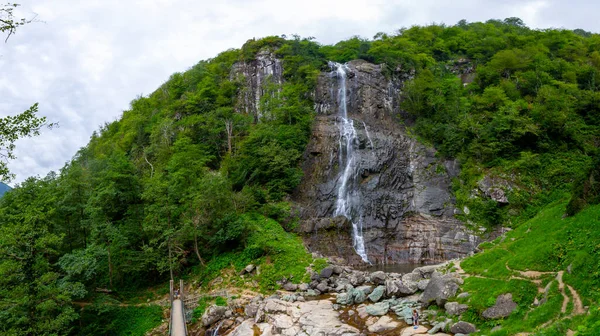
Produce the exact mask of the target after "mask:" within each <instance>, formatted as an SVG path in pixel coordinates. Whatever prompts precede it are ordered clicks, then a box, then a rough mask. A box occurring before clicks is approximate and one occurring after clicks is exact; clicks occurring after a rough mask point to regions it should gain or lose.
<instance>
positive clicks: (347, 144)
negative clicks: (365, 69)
mask: <svg viewBox="0 0 600 336" xmlns="http://www.w3.org/2000/svg"><path fill="white" fill-rule="evenodd" d="M330 66H331V67H332V68H335V69H336V75H337V78H338V81H339V91H338V105H339V111H338V123H339V124H338V126H339V129H340V140H339V147H340V148H339V163H340V168H342V169H343V170H342V172H341V175H340V177H339V186H338V190H337V200H336V204H335V211H334V212H333V215H334V216H344V217H346V218H348V219H349V220H350V222H352V244H353V247H354V250H355V251H356V253H357V254H358V255H359V256H360V257H361V259H362V260H363V261H364V262H367V263H369V258H368V256H367V250H366V248H365V241H364V238H363V221H362V216H361V215H360V214H359V212H360V211H357V210H358V209H356V205H359V204H357V203H359V201H360V200H359V195H358V193H357V190H356V180H357V174H358V169H356V168H357V167H356V166H357V157H356V152H355V149H356V148H357V147H358V142H359V141H358V136H357V134H356V129H355V128H354V121H353V120H352V119H350V118H348V106H347V105H348V104H347V100H346V70H347V69H348V67H347V66H346V65H345V64H339V63H334V62H330ZM365 129H366V125H365ZM369 140H370V139H369ZM356 217H358V218H356Z"/></svg>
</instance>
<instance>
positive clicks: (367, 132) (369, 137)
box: [362, 121, 375, 149]
mask: <svg viewBox="0 0 600 336" xmlns="http://www.w3.org/2000/svg"><path fill="white" fill-rule="evenodd" d="M362 123H363V126H364V128H365V133H366V134H367V139H369V144H370V145H371V149H374V148H375V147H374V146H373V140H371V136H370V135H369V130H368V129H367V124H365V122H364V121H363V122H362Z"/></svg>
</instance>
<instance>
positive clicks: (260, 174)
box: [0, 18, 600, 335]
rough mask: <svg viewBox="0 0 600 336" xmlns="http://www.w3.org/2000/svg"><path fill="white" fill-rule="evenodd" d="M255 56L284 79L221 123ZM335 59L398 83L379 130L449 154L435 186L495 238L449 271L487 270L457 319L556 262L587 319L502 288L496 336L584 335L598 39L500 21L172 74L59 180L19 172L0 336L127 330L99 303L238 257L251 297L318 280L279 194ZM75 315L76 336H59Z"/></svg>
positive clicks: (112, 307)
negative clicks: (454, 174) (363, 65)
mask: <svg viewBox="0 0 600 336" xmlns="http://www.w3.org/2000/svg"><path fill="white" fill-rule="evenodd" d="M260 51H269V52H272V53H273V54H274V55H275V56H276V57H277V58H279V59H280V60H281V61H282V63H283V69H284V73H283V78H284V80H285V81H284V83H283V84H281V85H279V84H277V83H270V84H269V90H267V91H268V92H267V93H268V94H265V95H263V98H262V99H261V101H260V102H259V104H260V106H261V107H262V110H263V116H262V117H261V118H260V119H259V120H257V118H255V117H254V116H252V115H249V114H245V113H238V112H236V111H235V107H236V106H237V105H236V104H237V103H238V102H237V97H238V93H239V92H240V91H242V90H245V89H247V88H244V82H243V80H242V78H238V77H234V76H231V74H232V66H233V65H234V64H235V63H236V62H244V61H246V62H249V61H252V60H253V59H255V58H256V55H257V53H258V52H260ZM353 59H364V60H366V61H368V62H372V63H377V64H385V68H386V74H387V76H389V78H390V79H395V80H399V81H400V80H403V81H404V82H403V87H402V90H401V93H400V94H401V98H402V101H403V103H402V106H401V107H402V110H403V111H404V113H403V115H404V118H403V119H402V120H399V122H402V123H403V124H404V125H405V126H406V127H407V130H408V132H410V133H411V134H414V135H415V136H416V137H418V138H419V140H421V141H422V142H425V143H428V144H431V145H433V146H434V147H435V148H436V149H438V151H439V154H440V155H441V156H444V157H448V158H457V159H458V160H459V161H460V163H461V167H462V168H461V174H460V176H459V177H458V178H457V179H456V180H455V182H454V186H453V191H454V193H455V195H456V198H457V202H458V206H459V208H460V209H463V208H464V207H466V208H468V209H470V211H468V214H467V212H466V211H465V213H464V214H461V215H459V218H460V219H463V220H465V221H466V222H467V223H469V222H472V223H475V224H478V225H484V226H487V227H489V228H491V229H493V228H496V227H498V226H500V225H502V226H509V227H512V228H514V231H512V232H511V233H509V234H508V236H507V238H506V239H505V240H504V241H503V242H500V241H495V242H493V243H489V244H487V246H486V248H485V252H484V253H482V254H479V255H477V256H475V257H473V258H471V259H468V260H466V261H464V262H463V267H464V269H465V271H467V272H472V273H473V274H480V275H482V276H485V277H486V279H487V278H491V279H489V280H478V279H477V278H472V280H469V282H467V284H466V286H467V287H468V288H472V291H473V292H474V293H475V292H479V293H480V294H477V295H475V296H473V300H474V303H475V304H474V305H472V308H471V309H472V310H473V312H472V314H471V318H472V319H473V320H477V319H478V318H479V317H477V316H478V315H477V313H478V312H479V311H480V310H481V309H483V308H485V307H486V306H488V305H489V304H490V298H489V297H488V296H489V295H490V293H487V294H486V293H483V291H482V290H481V289H482V288H485V287H486V286H489V284H490V283H489V282H494V284H495V285H494V286H500V287H498V288H503V287H502V286H508V287H511V286H513V285H514V282H511V281H513V280H511V281H508V282H506V281H507V280H509V278H510V276H511V275H512V274H514V273H513V271H510V270H509V268H510V269H514V270H523V271H524V270H526V269H530V270H539V271H551V272H558V271H566V269H567V267H568V266H569V265H571V270H572V272H571V273H568V272H565V274H564V281H565V282H566V283H568V284H570V285H571V286H573V288H574V289H576V290H577V292H578V293H579V294H580V295H581V296H582V299H583V300H584V303H585V304H586V305H590V306H591V307H594V308H591V309H590V310H591V311H592V312H593V313H592V315H590V316H589V317H585V318H584V317H574V318H570V317H568V313H567V315H564V314H563V315H560V314H557V313H556V310H555V309H550V307H555V306H556V305H557V303H556V302H555V301H553V300H552V298H551V297H549V299H548V303H547V305H548V306H541V307H540V308H538V310H533V311H532V312H531V313H529V315H527V318H524V317H525V315H523V314H526V312H527V311H528V309H529V308H527V307H526V305H528V304H529V303H528V302H529V301H531V300H533V298H534V297H535V295H536V294H535V293H534V292H535V288H534V287H531V285H529V284H527V285H524V286H517V285H514V286H516V287H518V290H519V291H520V292H519V293H520V295H521V296H520V297H521V298H522V303H521V306H520V307H521V308H522V310H520V311H519V312H518V314H516V315H514V317H513V316H511V317H510V318H508V319H507V320H506V321H504V322H503V325H504V323H507V324H508V323H510V324H512V326H510V327H509V326H506V327H505V329H504V330H515V331H516V330H517V329H518V330H531V329H533V328H534V327H536V326H537V325H538V322H540V321H548V320H549V319H556V322H555V324H552V325H548V328H549V329H548V330H549V331H547V333H545V334H543V335H559V334H560V330H564V328H567V327H569V328H577V326H578V325H582V327H581V328H588V329H582V330H581V333H580V334H579V335H591V334H589V333H587V334H586V332H587V331H584V330H590V329H593V328H594V327H593V324H594V323H595V322H594V321H595V320H594V318H596V317H598V313H597V307H598V300H599V296H598V292H597V288H598V285H600V283H599V280H598V274H599V272H600V270H599V269H598V265H599V261H600V260H598V258H599V255H598V251H599V249H600V247H599V246H600V245H598V244H599V242H600V241H599V240H598V235H597V232H595V231H594V230H593V226H594V225H596V224H597V223H598V219H599V218H598V216H599V214H600V208H599V207H598V206H597V205H593V204H595V203H598V202H599V201H600V199H599V197H598V195H599V194H600V191H599V190H600V189H599V188H598V171H599V168H598V164H599V163H600V161H599V160H598V159H597V158H598V156H599V155H600V153H599V151H598V147H599V144H600V138H599V136H600V35H598V34H591V33H588V32H585V31H582V30H575V31H570V30H562V29H546V30H534V29H530V28H528V27H526V26H525V25H523V23H522V22H521V20H519V19H516V18H509V19H506V20H503V21H500V20H490V21H488V22H485V23H482V22H476V23H467V22H465V21H461V22H459V23H458V24H456V25H454V26H445V25H430V26H424V27H419V26H415V27H411V28H403V29H400V30H399V31H398V32H397V33H395V34H384V33H380V34H377V35H376V36H375V37H374V38H373V39H363V38H358V37H354V38H351V39H348V40H345V41H341V42H339V43H337V44H335V45H321V44H319V43H317V42H316V41H314V40H313V39H310V38H300V37H296V36H295V37H293V38H290V39H284V38H281V37H266V38H264V39H260V40H249V41H248V42H247V43H246V44H244V46H242V48H240V49H231V50H228V51H225V52H223V53H221V54H219V55H218V56H216V57H215V58H212V59H209V60H205V61H200V62H199V63H198V64H196V65H194V66H192V67H191V68H190V69H189V70H187V71H185V72H183V73H175V74H173V75H172V76H171V77H170V78H169V79H168V80H167V81H166V82H165V83H164V84H163V85H161V86H160V87H159V88H158V89H157V90H156V91H154V92H153V93H151V94H149V95H148V96H143V97H137V98H136V99H134V100H133V101H132V102H131V106H130V108H129V109H128V110H127V111H125V112H123V115H122V117H121V118H120V119H119V120H117V121H114V122H111V123H106V124H105V125H103V126H102V127H101V128H100V129H99V130H98V131H97V132H95V133H94V134H93V135H92V137H91V139H90V142H89V144H88V145H87V146H85V147H84V148H82V149H81V150H80V151H79V152H78V153H76V154H75V155H74V157H73V159H72V160H71V162H69V163H67V164H66V165H65V166H64V167H63V168H62V169H61V170H60V172H58V173H50V174H49V175H48V176H46V177H43V178H29V179H28V180H26V181H25V182H23V183H22V184H21V186H20V187H19V188H16V189H14V190H13V191H12V192H10V193H8V194H6V195H5V196H4V197H3V198H2V199H1V200H0V223H2V224H0V237H2V238H1V239H0V252H1V253H2V259H0V270H1V271H2V275H3V276H2V277H0V278H1V280H0V305H1V307H2V308H3V309H2V310H1V311H2V313H0V322H1V324H2V330H3V331H4V332H7V333H8V334H14V335H33V334H54V335H67V334H78V333H79V334H81V335H83V334H86V333H87V334H89V333H96V332H98V333H105V334H114V333H117V334H118V332H119V330H129V329H127V326H125V323H121V322H122V321H121V322H118V321H117V322H115V323H114V325H113V324H109V323H108V322H107V321H108V320H109V319H111V318H112V317H114V316H118V315H119V309H121V308H117V307H118V303H119V302H123V301H125V302H129V301H132V302H136V301H135V300H141V298H146V297H148V299H156V298H158V297H160V295H162V294H164V291H165V284H166V282H167V281H168V279H169V278H170V277H186V278H189V279H193V280H195V281H198V282H199V283H200V284H206V283H207V282H208V281H210V280H212V279H214V278H215V277H216V276H217V275H218V274H220V273H219V272H220V271H222V270H223V269H228V270H229V271H231V272H233V271H239V270H240V269H241V268H242V267H244V266H245V265H247V264H248V263H254V264H258V265H262V266H263V269H264V272H263V273H261V277H260V278H258V279H257V281H258V283H257V286H258V290H260V291H263V292H265V293H268V292H270V291H272V290H274V289H276V288H277V287H278V285H277V283H276V281H277V280H279V279H281V278H282V277H288V278H289V277H290V276H293V277H292V280H293V281H294V282H300V281H301V280H302V279H303V277H304V276H305V274H304V273H305V269H306V267H307V266H308V265H309V264H311V263H313V265H314V266H315V268H317V269H318V268H319V265H322V264H323V263H322V261H321V260H313V259H312V257H311V256H310V254H308V253H307V252H306V251H305V250H304V248H303V246H302V244H301V241H300V238H299V237H297V236H296V235H295V234H294V233H293V229H294V227H295V225H296V222H297V218H296V217H295V216H296V215H295V214H294V213H293V212H292V211H291V204H290V201H289V199H290V198H289V195H290V194H291V193H292V192H293V191H294V188H296V186H297V185H298V184H299V182H300V180H301V178H302V170H301V169H300V166H299V165H300V162H301V160H302V155H303V153H304V150H305V148H306V145H307V143H308V141H309V139H310V136H311V126H312V121H313V117H314V110H313V94H312V92H313V90H314V89H315V86H316V85H317V79H318V75H319V73H320V72H321V71H329V70H328V67H327V61H336V62H347V61H350V60H353ZM457 64H459V65H460V64H462V65H463V66H466V67H471V68H472V69H473V71H472V76H471V77H472V78H471V79H472V80H470V81H468V82H467V83H465V84H463V82H462V81H461V79H460V78H458V77H457V75H456V74H455V73H454V72H453V71H452V69H453V68H454V67H456V66H458V65H457ZM484 176H493V177H495V178H498V179H500V180H502V181H504V182H505V183H506V185H507V186H509V187H507V190H506V192H507V196H508V200H509V203H508V204H500V203H497V202H495V201H493V200H491V199H489V198H485V197H478V195H474V194H473V189H474V188H475V187H476V186H477V183H478V181H480V180H481V179H482V178H483V177H484ZM571 194H573V195H574V197H573V200H572V201H571V203H570V206H569V211H568V213H569V214H572V215H575V214H576V215H575V216H574V217H568V218H565V219H563V218H562V217H563V214H564V213H566V212H567V210H566V205H565V204H566V203H567V202H568V201H569V200H570V199H571ZM557 202H559V203H557ZM578 211H580V212H579V213H578ZM536 215H537V217H536ZM596 231H597V230H596ZM513 238H514V240H513ZM507 267H508V268H507ZM486 270H487V271H486ZM548 281H550V279H548ZM514 286H513V287H514ZM96 288H102V289H110V290H112V291H113V292H114V295H113V296H112V297H111V298H110V299H107V298H106V297H103V296H102V295H100V294H97V293H95V289H96ZM157 288H158V289H157ZM551 288H553V287H551ZM553 293H554V294H556V290H554V292H553ZM555 296H556V295H555ZM115 300H117V301H115ZM82 301H83V302H87V303H93V305H92V307H90V308H89V309H88V308H86V309H84V310H83V311H82V310H81V309H79V308H80V307H79V306H77V305H73V304H72V303H73V302H82ZM492 303H493V302H492ZM135 309H136V308H131V309H129V308H128V309H127V312H126V313H127V316H134V317H135V318H139V319H140V323H139V324H137V325H143V326H145V327H144V328H146V329H151V328H152V327H154V326H156V325H157V324H158V323H159V322H160V321H159V319H157V318H156V316H153V315H152V314H153V312H155V310H156V309H154V308H152V307H150V308H147V309H146V308H144V309H140V310H139V311H135ZM570 309H572V308H570ZM594 309H595V310H594ZM110 316H112V317H110ZM563 317H564V318H563ZM517 320H518V321H517ZM81 321H86V325H87V326H88V327H86V329H85V330H81V329H79V328H77V326H78V325H79V324H80V322H81ZM477 321H478V320H477ZM479 322H481V321H479ZM119 323H121V324H119ZM481 325H482V326H484V327H486V328H487V327H490V329H491V327H492V326H491V325H490V324H486V323H485V322H481ZM583 326H587V327H583ZM486 330H488V329H486ZM139 332H140V333H143V332H144V331H139ZM496 334H498V335H501V334H502V333H496Z"/></svg>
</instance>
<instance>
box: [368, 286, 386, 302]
mask: <svg viewBox="0 0 600 336" xmlns="http://www.w3.org/2000/svg"><path fill="white" fill-rule="evenodd" d="M384 293H385V287H384V286H377V287H375V289H374V290H373V292H371V294H369V300H371V301H372V302H377V301H379V300H381V298H382V297H383V294H384Z"/></svg>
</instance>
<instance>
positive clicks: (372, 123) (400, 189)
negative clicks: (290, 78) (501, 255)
mask: <svg viewBox="0 0 600 336" xmlns="http://www.w3.org/2000/svg"><path fill="white" fill-rule="evenodd" d="M347 68H348V73H347V79H346V81H347V82H346V85H347V92H346V95H347V112H348V117H349V118H351V119H352V120H354V126H355V129H356V132H357V137H358V143H357V144H356V148H355V153H356V155H357V158H358V159H357V162H356V164H355V166H354V168H353V169H356V171H355V172H354V173H355V176H356V179H357V181H356V185H357V186H358V187H357V188H356V190H354V191H353V194H354V195H355V197H357V198H358V199H359V200H360V207H361V209H360V212H361V213H360V215H361V217H362V221H363V224H364V231H363V234H364V242H365V246H366V250H367V254H368V257H369V261H371V262H374V263H409V262H410V263H419V262H438V261H443V260H448V259H451V258H456V257H460V256H464V255H467V254H469V253H470V252H471V251H473V250H474V249H475V247H476V246H477V245H478V243H479V242H480V239H479V237H478V236H476V235H475V234H474V233H472V232H470V231H469V230H468V229H467V228H466V227H465V225H464V224H463V223H462V222H461V221H459V220H457V219H455V218H454V216H453V215H454V212H455V211H456V208H455V200H454V198H453V196H452V194H451V192H450V183H451V179H452V178H453V177H455V176H456V175H457V174H458V171H459V166H458V163H457V162H456V161H451V160H441V159H439V158H437V157H436V152H435V150H434V149H432V148H429V147H427V146H424V145H422V144H420V143H419V142H418V141H416V140H415V139H414V138H413V137H410V136H409V135H408V134H407V133H406V131H405V128H404V126H402V117H401V111H400V108H399V97H400V95H399V93H400V90H401V87H402V82H401V81H392V80H389V79H388V78H386V76H384V74H383V72H382V71H383V66H381V65H374V64H371V63H368V62H365V61H362V60H356V61H352V62H350V63H348V64H347ZM282 72H283V70H282V66H281V63H280V62H278V61H277V59H276V58H275V57H273V56H272V55H269V54H268V53H266V52H261V53H259V55H258V57H257V59H256V60H255V61H251V62H248V63H240V64H236V65H235V66H234V68H233V70H232V76H242V77H243V79H242V82H243V85H244V87H245V88H244V89H243V90H241V91H240V94H239V96H238V111H240V112H245V113H252V114H254V115H255V118H257V119H258V118H260V115H261V112H260V110H259V109H260V108H259V101H260V98H261V96H262V93H263V92H264V88H263V86H264V84H263V83H265V82H266V81H267V79H268V78H270V79H269V80H270V81H271V82H274V83H282V81H283V78H282ZM338 90H339V81H338V78H336V75H335V72H323V73H322V74H321V75H320V77H319V80H318V84H317V87H316V90H315V93H314V94H315V111H316V113H317V115H316V117H315V122H314V125H313V132H312V137H311V140H310V142H309V144H308V147H307V149H306V152H305V154H304V160H303V164H302V168H303V171H304V178H303V180H302V182H301V184H300V186H299V187H298V188H297V190H296V192H295V193H294V195H293V201H294V202H295V203H296V205H297V206H298V208H299V210H300V217H301V225H300V231H301V232H302V233H303V234H304V236H305V242H306V243H307V246H308V248H309V249H310V250H311V251H318V252H320V253H322V254H323V255H325V256H337V257H342V258H344V259H346V261H347V262H348V263H349V264H358V263H360V262H361V258H360V257H359V256H358V255H357V254H356V253H355V251H354V249H353V244H352V237H351V222H350V221H349V220H347V219H346V218H344V217H341V216H338V217H337V218H333V214H334V211H335V202H336V197H337V189H338V185H339V183H341V181H340V175H341V168H340V166H339V162H340V160H339V159H340V158H339V155H340V153H339V148H340V146H339V141H340V132H339V125H338V121H339V117H338V115H337V111H338V108H339V101H340V99H339V97H338V95H339V92H338Z"/></svg>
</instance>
